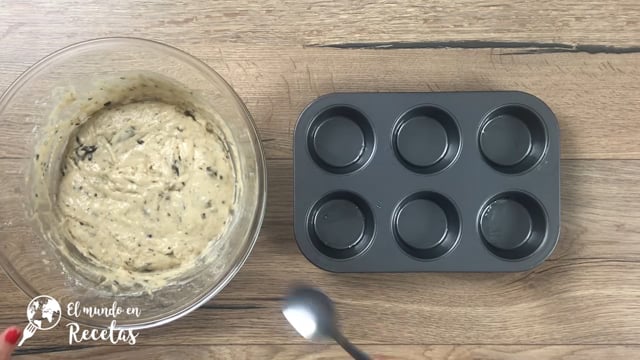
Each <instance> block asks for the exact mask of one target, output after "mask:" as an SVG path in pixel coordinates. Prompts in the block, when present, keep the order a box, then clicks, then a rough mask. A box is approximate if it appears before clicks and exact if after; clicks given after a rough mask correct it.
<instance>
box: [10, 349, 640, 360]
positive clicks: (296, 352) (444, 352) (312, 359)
mask: <svg viewBox="0 0 640 360" xmlns="http://www.w3.org/2000/svg"><path fill="white" fill-rule="evenodd" d="M365 349H366V350H367V351H368V352H369V353H370V354H371V355H372V356H373V357H374V359H375V360H401V359H402V360H455V359H457V360H482V359H490V360H506V359H513V358H517V359H521V360H540V359H546V360H579V359H603V358H614V359H632V358H635V357H636V356H637V354H638V351H640V347H639V346H611V347H604V346H593V345H591V346H590V345H569V346H567V345H552V346H521V345H494V346H482V345H463V346H460V345H458V346H455V345H435V346H415V345H391V346H389V345H370V346H367V347H366V348H365ZM36 351H37V350H34V351H33V352H31V353H30V352H25V354H24V355H21V356H17V357H16V358H17V359H20V360H30V359H48V360H74V359H94V360H102V359H105V360H106V359H108V360H124V359H140V358H146V359H158V360H174V359H219V360H228V359H246V360H251V359H274V360H294V359H295V360H329V359H343V360H345V359H349V357H348V356H347V355H346V353H345V352H344V351H343V350H342V349H340V348H339V347H337V346H327V345H273V346H261V345H253V346H242V345H235V346H234V345H218V346H205V345H202V346H188V347H187V346H154V347H132V348H131V347H125V346H118V347H116V348H114V347H106V346H101V347H92V348H84V349H82V348H80V349H71V350H63V351H54V352H50V353H47V354H39V353H37V352H36ZM34 353H35V354H34Z"/></svg>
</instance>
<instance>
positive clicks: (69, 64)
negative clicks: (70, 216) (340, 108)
mask: <svg viewBox="0 0 640 360" xmlns="http://www.w3.org/2000/svg"><path fill="white" fill-rule="evenodd" d="M137 73H146V74H155V75H157V76H159V77H161V78H163V79H167V81H173V82H174V83H175V84H176V86H177V87H184V89H188V92H189V94H191V95H193V97H194V98H197V99H198V101H199V102H200V105H201V106H202V107H204V108H205V109H207V110H210V111H211V112H213V113H215V114H217V115H216V116H219V119H221V123H223V125H224V126H223V129H222V132H223V133H224V136H225V137H226V138H227V139H230V141H229V142H230V143H232V144H234V146H233V148H232V149H230V151H229V153H230V154H231V158H232V162H233V164H234V168H235V169H236V194H235V195H236V196H235V204H234V210H235V211H234V213H233V216H232V218H231V219H230V224H229V225H227V228H226V230H225V233H224V234H223V235H222V236H221V238H220V239H219V240H218V241H217V242H216V245H215V246H212V247H211V249H209V250H207V252H206V253H205V254H204V256H203V257H202V259H201V260H200V261H199V263H198V265H197V266H196V267H194V271H192V272H190V273H189V274H187V275H185V276H184V277H183V278H181V279H178V280H179V281H176V282H172V283H170V284H168V285H166V286H163V287H161V288H159V289H157V290H154V291H115V292H114V291H109V290H108V289H104V288H103V287H101V286H98V285H97V284H96V283H94V282H92V281H91V280H90V279H89V278H87V277H86V276H83V275H82V274H81V273H79V272H78V271H75V270H74V268H73V266H71V265H70V264H69V263H68V262H67V261H65V257H64V256H63V255H62V253H61V252H60V248H59V246H57V245H56V244H58V243H59V241H60V237H61V236H63V235H61V234H59V233H56V231H55V225H56V224H55V221H56V219H55V217H54V216H52V211H53V206H51V204H53V203H55V197H56V189H57V180H56V178H58V177H59V176H58V174H59V173H60V171H61V169H60V163H61V158H62V154H63V150H64V149H65V147H66V144H67V142H68V141H70V140H69V138H70V137H72V133H71V132H69V131H71V130H69V131H65V130H64V128H61V129H62V130H61V129H59V128H56V131H55V132H54V131H51V129H53V128H55V126H56V123H57V122H63V121H76V122H82V121H83V120H86V114H84V115H83V114H82V107H83V106H85V105H86V104H85V105H83V101H84V102H86V100H87V99H88V98H89V97H91V96H93V95H91V94H94V93H97V91H98V90H99V89H97V88H98V87H102V86H104V84H107V83H108V81H106V80H105V79H107V80H108V79H115V78H116V77H117V78H122V79H124V78H125V76H123V75H125V74H137ZM185 91H186V90H185ZM100 101H102V99H101V100H100ZM96 103H97V102H96ZM100 106H102V104H100ZM85 107H86V106H85ZM85 110H86V109H85ZM71 141H72V140H71ZM45 143H46V144H48V148H49V149H50V151H47V152H44V153H43V152H41V151H40V150H38V149H41V148H40V146H41V145H42V144H45ZM0 181H2V186H1V187H0V204H1V205H0V264H1V265H2V267H3V268H4V270H5V271H6V273H7V274H8V275H9V277H10V278H11V279H12V280H13V281H14V282H15V283H16V284H17V285H18V287H20V289H22V290H23V291H24V292H25V293H26V294H27V295H28V296H30V297H36V296H39V295H49V296H51V297H53V298H55V299H56V300H57V301H58V302H59V303H60V305H61V307H62V315H63V316H64V317H66V318H67V319H69V320H70V321H74V322H78V323H81V324H85V325H88V326H95V327H108V326H109V325H110V323H111V322H112V320H114V319H115V320H116V324H117V328H119V329H143V328H149V327H153V326H158V325H162V324H165V323H168V322H170V321H172V320H175V319H177V318H179V317H181V316H184V315H185V314H187V313H189V312H191V311H193V310H194V309H196V308H197V307H198V306H200V305H202V304H203V303H205V302H206V301H208V300H209V299H211V298H212V297H213V296H215V295H216V294H217V293H219V292H220V291H221V290H222V288H224V286H225V285H226V284H227V283H228V282H229V281H230V280H231V279H232V278H233V277H234V275H235V274H236V273H237V272H238V271H239V269H240V267H241V266H242V264H243V263H244V262H245V260H246V259H247V257H248V256H249V253H250V252H251V249H252V248H253V246H254V244H255V242H256V238H257V236H258V232H259V229H260V226H261V224H262V219H263V217H264V211H265V199H266V167H265V162H264V156H263V153H262V147H261V144H260V141H259V137H258V134H257V132H256V127H255V125H254V122H253V120H252V119H251V116H250V114H249V112H248V111H247V109H246V107H245V106H244V104H243V103H242V101H241V100H240V99H239V97H238V96H237V95H236V93H235V92H234V91H233V89H232V88H231V87H230V86H229V85H228V84H227V83H226V82H225V81H224V80H223V79H222V78H221V77H220V76H219V75H218V74H217V73H216V72H215V71H213V70H212V69H210V68H209V67H208V66H207V65H206V64H204V63H203V62H201V61H199V60H197V59H195V58H194V57H192V56H190V55H188V54H186V53H184V52H182V51H180V50H178V49H176V48H173V47H170V46H167V45H164V44H161V43H157V42H154V41H149V40H142V39H134V38H105V39H97V40H90V41H86V42H82V43H79V44H75V45H71V46H69V47H67V48H64V49H62V50H59V51H57V52H55V53H53V54H51V55H49V56H47V57H46V58H44V59H43V60H41V61H40V62H38V63H37V64H35V65H34V66H32V67H31V68H30V69H28V70H27V71H26V72H25V73H23V74H22V75H21V76H20V77H19V78H18V79H17V80H16V81H15V82H13V83H12V84H11V85H10V86H9V88H8V89H7V90H6V92H5V93H4V94H3V95H2V97H1V98H0ZM38 184H40V185H41V187H42V188H43V189H44V190H43V191H40V192H37V191H36V190H35V189H36V188H37V187H36V186H37V185H38ZM114 301H117V303H118V306H120V307H122V308H123V310H125V309H126V308H131V309H134V308H137V309H138V311H139V312H137V313H135V312H133V311H131V313H128V312H127V311H123V313H121V314H119V315H117V316H115V317H114V316H95V315H94V316H90V315H89V314H88V313H85V312H83V311H82V309H83V308H86V309H89V308H94V309H95V308H97V309H101V308H111V307H112V305H113V303H114ZM76 303H77V304H78V305H79V308H80V311H78V313H76V314H68V313H67V305H68V304H76ZM25 306H26V304H25Z"/></svg>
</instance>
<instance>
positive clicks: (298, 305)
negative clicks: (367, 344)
mask: <svg viewBox="0 0 640 360" xmlns="http://www.w3.org/2000/svg"><path fill="white" fill-rule="evenodd" d="M282 313H283V314H284V317H285V318H287V320H288V321H289V323H290V324H291V326H293V328H294V329H296V331H297V332H298V333H299V334H300V335H302V336H303V337H304V338H305V339H309V340H321V339H327V338H331V339H334V340H335V341H336V342H337V343H338V345H340V346H342V348H343V349H344V350H345V351H346V352H348V353H349V355H351V356H352V357H353V358H354V359H356V360H370V359H371V358H370V357H369V356H368V355H367V354H365V353H364V352H362V351H360V350H359V349H358V348H357V347H356V346H355V345H353V344H352V343H351V342H350V341H349V340H347V338H346V337H344V335H343V334H342V333H341V332H340V330H338V325H337V319H336V312H335V306H334V305H333V301H331V299H329V297H328V296H327V295H325V294H324V293H323V292H322V291H320V290H317V289H314V288H310V287H306V286H300V287H295V288H293V289H292V290H291V291H290V292H289V295H288V296H287V298H286V299H285V305H284V308H283V309H282Z"/></svg>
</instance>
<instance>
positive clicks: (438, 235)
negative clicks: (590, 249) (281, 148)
mask: <svg viewBox="0 0 640 360" xmlns="http://www.w3.org/2000/svg"><path fill="white" fill-rule="evenodd" d="M294 137H295V138H294V228H295V238H296V242H297V243H298V246H299V248H300V250H301V251H302V253H303V254H304V255H305V256H306V257H307V258H308V259H309V260H310V261H311V262H312V263H314V264H315V265H317V266H319V267H320V268H322V269H325V270H329V271H334V272H407V271H412V272H418V271H522V270H527V269H530V268H532V267H534V266H536V265H538V264H540V263H541V262H542V261H544V259H546V258H547V257H548V256H549V255H550V254H551V252H552V251H553V249H554V247H555V245H556V243H557V241H558V236H559V231H560V177H559V165H560V159H559V157H560V151H559V128H558V122H557V120H556V118H555V116H554V115H553V113H552V112H551V110H550V109H549V107H547V106H546V104H544V103H543V102H542V101H541V100H540V99H538V98H536V97H534V96H532V95H530V94H527V93H523V92H511V91H504V92H455V93H336V94H330V95H325V96H322V97H320V98H318V99H316V100H315V101H314V102H312V103H311V104H310V105H309V106H308V107H307V108H306V109H305V110H304V111H303V113H302V114H301V115H300V118H299V120H298V124H297V126H296V129H295V135H294Z"/></svg>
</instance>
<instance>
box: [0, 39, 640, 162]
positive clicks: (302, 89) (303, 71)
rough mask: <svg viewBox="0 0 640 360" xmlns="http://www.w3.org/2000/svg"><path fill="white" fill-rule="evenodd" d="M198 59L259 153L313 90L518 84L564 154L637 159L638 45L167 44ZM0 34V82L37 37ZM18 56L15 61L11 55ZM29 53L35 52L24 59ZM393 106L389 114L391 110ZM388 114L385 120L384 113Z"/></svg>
mask: <svg viewBox="0 0 640 360" xmlns="http://www.w3.org/2000/svg"><path fill="white" fill-rule="evenodd" d="M174 44H175V45H178V46H180V45H184V47H183V48H184V49H185V50H187V51H189V52H191V53H192V54H194V55H195V56H198V57H199V58H200V59H202V60H204V61H205V62H207V63H208V64H209V65H210V66H211V67H212V68H214V69H216V70H217V71H219V72H220V74H221V75H222V76H223V77H224V78H225V79H226V80H227V81H229V82H230V83H231V85H232V86H233V87H234V89H235V90H236V91H237V92H238V94H239V95H240V96H241V98H242V100H243V101H244V102H245V104H246V105H247V107H248V108H249V110H250V112H251V113H252V114H253V117H254V118H255V120H256V123H257V125H258V128H259V132H260V136H261V137H262V139H263V140H264V146H265V151H266V155H267V157H269V158H290V157H291V152H292V150H291V149H292V139H293V131H294V129H295V124H296V120H297V118H298V116H299V114H300V112H302V110H303V109H304V108H305V106H306V105H307V104H308V103H310V102H311V101H312V100H313V99H315V98H316V97H318V96H320V95H323V94H327V93H331V92H348V91H374V92H375V91H472V90H478V91H480V90H522V91H526V92H529V93H532V94H534V95H536V96H539V97H540V98H541V99H542V100H544V101H545V102H546V103H547V104H548V105H549V106H550V107H551V109H552V110H554V112H555V113H556V116H557V117H558V119H559V122H560V128H561V142H562V143H561V145H562V157H563V158H565V159H640V142H638V141H637V137H636V134H637V133H638V132H640V121H639V120H640V118H639V117H638V116H639V115H638V114H640V102H638V101H634V99H636V98H637V94H638V93H640V66H638V65H640V52H639V53H636V54H587V53H571V54H569V53H552V54H514V52H516V51H514V50H508V49H475V50H424V49H413V50H411V49H408V50H397V51H383V50H342V49H327V48H306V49H299V48H291V47H266V46H238V45H220V44H210V43H207V44H204V43H181V42H177V43H174ZM38 46H39V45H37V44H19V43H15V42H13V41H11V42H8V41H0V48H3V51H2V52H0V63H1V64H9V66H8V67H5V66H3V67H2V68H0V90H4V89H5V88H6V87H7V86H8V85H9V83H10V82H11V81H12V80H13V79H15V78H16V77H17V76H18V75H19V73H20V71H21V70H22V69H24V68H26V66H27V64H22V65H18V63H17V62H18V61H24V59H25V56H23V53H24V52H25V51H27V49H26V47H28V48H29V49H32V50H33V49H39V53H41V54H42V55H44V54H45V53H46V52H48V51H49V50H53V49H48V50H46V51H45V50H43V49H44V48H45V47H47V46H45V45H42V47H38ZM17 59H20V60H17ZM33 61H35V59H33ZM399 115H400V114H398V116H399ZM21 116H22V115H19V116H17V117H15V118H12V119H11V120H10V121H9V120H6V121H5V122H0V157H3V156H4V157H25V156H29V155H28V154H29V146H28V142H26V141H24V139H28V138H30V137H31V136H32V128H33V124H32V123H30V122H28V121H24V119H23V118H22V117H21ZM389 121H395V119H389Z"/></svg>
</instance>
